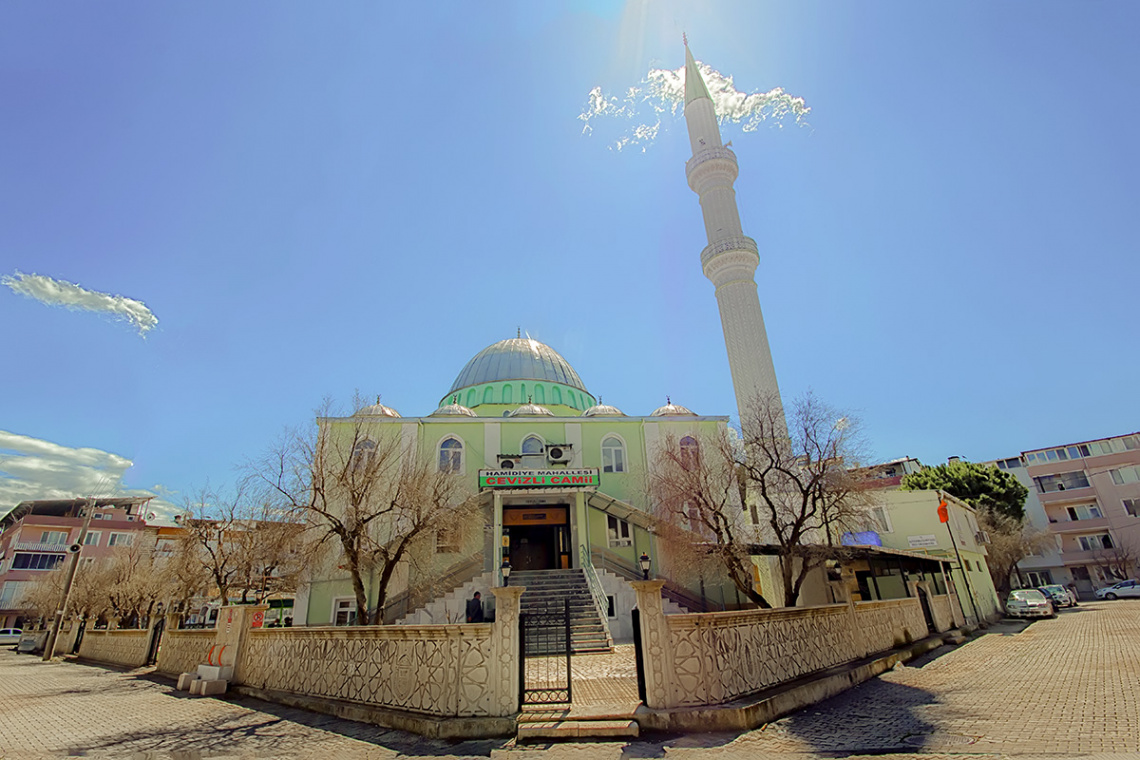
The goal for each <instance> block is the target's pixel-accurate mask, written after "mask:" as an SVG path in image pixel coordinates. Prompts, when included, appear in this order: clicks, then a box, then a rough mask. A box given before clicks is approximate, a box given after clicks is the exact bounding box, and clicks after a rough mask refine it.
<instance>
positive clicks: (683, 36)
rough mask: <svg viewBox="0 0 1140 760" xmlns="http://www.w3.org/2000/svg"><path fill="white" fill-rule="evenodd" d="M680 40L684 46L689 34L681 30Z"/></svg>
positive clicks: (686, 45) (686, 44) (686, 43)
mask: <svg viewBox="0 0 1140 760" xmlns="http://www.w3.org/2000/svg"><path fill="white" fill-rule="evenodd" d="M681 42H683V43H685V47H688V46H689V35H687V34H685V33H684V32H681Z"/></svg>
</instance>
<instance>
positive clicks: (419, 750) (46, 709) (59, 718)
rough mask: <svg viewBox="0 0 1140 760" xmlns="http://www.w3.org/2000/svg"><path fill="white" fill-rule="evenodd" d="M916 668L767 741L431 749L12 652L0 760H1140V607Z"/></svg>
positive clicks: (940, 655)
mask: <svg viewBox="0 0 1140 760" xmlns="http://www.w3.org/2000/svg"><path fill="white" fill-rule="evenodd" d="M1023 629H1024V630H1023ZM625 656H626V654H625V653H624V651H623V652H619V653H618V656H617V657H611V658H610V659H606V660H603V659H597V660H589V659H587V658H585V657H582V658H579V659H578V661H577V662H576V663H575V672H576V675H578V676H579V677H580V679H581V681H580V683H582V684H587V683H589V682H591V681H593V682H595V686H598V685H599V684H607V683H608V684H610V686H613V687H614V688H618V689H624V688H625V687H624V686H614V683H615V680H614V679H617V680H618V681H621V680H622V679H624V678H626V676H625V673H626V668H627V663H625V662H624V657H625ZM912 665H914V667H900V668H896V669H895V670H894V671H892V672H890V673H887V674H884V675H883V676H881V677H880V678H878V679H875V680H873V681H870V682H868V683H865V684H863V685H861V686H859V687H856V688H854V689H852V690H850V691H848V692H845V693H844V694H841V695H839V696H837V697H835V698H832V699H830V700H827V701H825V702H822V703H820V704H818V705H815V706H814V707H811V708H807V709H805V710H803V711H801V712H799V713H797V714H795V715H792V716H789V717H787V718H784V719H782V720H780V721H777V722H775V723H772V724H769V725H767V726H764V727H763V728H761V729H757V730H755V731H748V732H743V733H726V734H694V735H688V736H662V735H649V736H647V737H643V738H642V739H640V740H635V741H632V742H600V743H577V744H566V745H555V746H545V745H537V746H518V747H516V746H514V745H513V743H512V742H508V741H505V740H492V741H473V742H462V743H448V742H442V741H431V740H426V739H422V738H420V737H417V736H413V735H410V734H405V733H402V732H398V731H387V730H384V729H381V728H378V727H376V726H370V725H366V724H361V723H354V722H352V721H345V720H340V719H336V718H330V717H327V716H322V715H316V714H312V713H308V712H305V711H303V710H296V709H292V708H285V707H281V706H277V705H272V704H268V703H264V702H260V701H257V700H252V699H245V698H241V699H213V698H192V697H189V696H188V695H186V694H185V693H182V692H176V691H174V690H173V688H172V687H171V685H170V684H169V683H168V682H166V681H164V680H162V679H157V678H155V677H153V676H152V675H151V674H150V673H149V672H148V671H145V670H143V671H130V672H121V671H116V670H110V669H106V668H100V667H94V666H90V665H81V664H77V663H71V662H66V663H58V662H57V663H42V662H40V660H39V659H38V658H33V657H30V656H27V655H17V654H15V653H13V652H11V651H9V650H0V758H2V759H4V760H8V759H11V760H38V759H39V758H56V757H61V756H68V755H70V756H84V757H95V758H106V757H115V758H132V760H134V759H138V760H144V759H145V760H160V759H162V760H199V759H202V760H205V759H207V758H210V759H215V760H226V759H228V758H254V757H257V758H282V759H283V760H293V759H295V758H297V759H299V758H321V759H322V760H341V759H342V758H344V759H345V760H362V759H364V758H368V759H369V760H372V759H377V758H385V759H387V758H395V757H426V756H430V757H438V758H458V757H488V756H490V757H491V758H494V760H532V759H533V760H538V759H539V758H541V759H542V760H562V759H563V758H564V759H565V760H576V759H577V758H613V759H614V760H625V759H626V758H629V759H631V760H632V758H655V757H664V758H670V759H675V758H681V759H684V758H694V760H696V759H698V758H701V759H703V758H722V757H723V758H730V757H731V758H736V757H741V758H763V757H774V758H777V760H819V759H820V758H825V757H844V758H851V759H852V760H855V758H870V757H884V756H885V757H889V758H891V759H892V760H904V758H922V759H923V760H937V759H939V758H943V759H949V758H957V759H958V760H962V758H965V757H969V758H975V759H984V758H995V759H996V758H1017V759H1018V760H1030V759H1031V758H1061V757H1085V758H1089V759H1090V760H1092V759H1093V758H1097V760H1110V758H1111V759H1112V760H1116V759H1117V758H1124V757H1128V758H1137V757H1140V733H1138V727H1140V601H1133V600H1121V601H1117V602H1104V603H1095V604H1084V605H1082V606H1081V607H1079V608H1077V609H1075V610H1070V611H1065V612H1062V614H1061V616H1060V617H1059V618H1058V619H1056V620H1042V621H1037V622H1034V623H1033V624H1032V625H1029V626H1027V627H1026V626H1023V625H1012V626H998V627H995V628H993V629H991V632H990V633H987V634H986V635H983V636H979V637H977V638H974V639H972V640H970V641H969V642H967V643H966V644H964V645H962V646H960V647H956V648H943V649H941V650H938V651H936V652H934V653H931V654H930V655H927V656H925V657H924V658H922V659H920V660H917V661H915V662H914V663H912ZM584 688H588V687H584ZM599 688H603V687H601V686H599ZM621 693H622V694H626V692H625V691H624V690H623V691H622V692H621Z"/></svg>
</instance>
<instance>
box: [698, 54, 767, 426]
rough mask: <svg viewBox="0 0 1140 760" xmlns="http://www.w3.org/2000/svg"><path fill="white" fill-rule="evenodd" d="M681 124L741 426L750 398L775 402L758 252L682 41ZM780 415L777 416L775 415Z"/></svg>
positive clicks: (732, 166)
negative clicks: (686, 130)
mask: <svg viewBox="0 0 1140 760" xmlns="http://www.w3.org/2000/svg"><path fill="white" fill-rule="evenodd" d="M685 123H686V124H687V125H688V127H689V142H690V143H691V144H692V148H693V157H692V158H690V159H689V161H688V163H687V164H685V176H686V177H687V178H688V180H689V187H691V188H692V189H693V192H695V193H696V194H697V195H699V196H700V198H701V213H702V214H703V215H704V218H705V234H706V235H707V236H708V241H709V244H708V245H707V246H705V249H704V250H703V251H701V267H702V268H703V269H704V272H705V276H706V277H708V278H709V279H710V280H712V283H713V285H714V286H716V300H717V304H718V305H719V306H720V323H721V327H722V328H723V329H724V345H725V348H727V349H728V366H729V369H730V370H731V372H732V386H733V389H734V390H735V391H736V408H737V412H738V413H739V414H740V418H741V421H742V423H743V422H744V421H745V420H747V419H748V418H749V417H750V416H751V415H750V414H749V410H750V409H751V408H752V407H753V406H754V404H755V401H756V399H757V398H768V397H771V398H774V399H775V400H776V401H779V398H780V388H779V386H778V385H777V384H776V369H775V367H774V366H773V365H772V352H771V351H770V350H769V348H768V334H767V333H766V332H765V331H764V315H763V314H762V313H761V311H760V297H759V296H758V295H757V293H756V279H755V274H756V267H757V266H758V265H759V264H760V255H759V253H758V252H757V249H756V241H755V240H753V239H752V238H750V237H746V236H745V235H744V233H743V232H742V231H741V229H740V214H739V212H738V211H737V209H736V191H735V190H733V189H732V183H733V182H735V181H736V176H737V174H738V173H739V168H738V166H737V163H736V154H735V153H733V152H732V151H731V150H729V149H728V148H726V147H725V146H724V144H723V143H722V142H721V139H720V127H719V125H718V124H717V120H716V111H715V109H714V108H713V102H712V98H711V97H710V96H709V90H708V87H707V86H706V85H705V80H704V79H703V78H702V77H701V72H700V70H699V69H698V68H697V62H696V61H694V60H693V54H692V53H691V52H689V45H688V41H686V43H685ZM781 417H782V414H781Z"/></svg>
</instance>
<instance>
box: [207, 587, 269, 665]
mask: <svg viewBox="0 0 1140 760" xmlns="http://www.w3.org/2000/svg"><path fill="white" fill-rule="evenodd" d="M267 609H269V607H268V606H267V605H262V604H236V605H226V606H225V607H222V608H221V609H219V610H218V622H217V628H216V629H214V649H213V654H212V656H211V659H212V662H209V663H205V664H207V665H220V666H222V667H223V668H231V669H232V670H231V675H230V677H229V678H227V679H226V680H228V681H230V682H231V683H241V681H240V680H239V679H240V677H241V676H240V673H239V671H240V667H241V654H242V647H243V646H244V645H245V640H246V635H247V634H248V633H249V631H250V629H252V628H253V622H254V618H255V617H256V618H257V619H258V620H263V619H264V618H265V611H266V610H267Z"/></svg>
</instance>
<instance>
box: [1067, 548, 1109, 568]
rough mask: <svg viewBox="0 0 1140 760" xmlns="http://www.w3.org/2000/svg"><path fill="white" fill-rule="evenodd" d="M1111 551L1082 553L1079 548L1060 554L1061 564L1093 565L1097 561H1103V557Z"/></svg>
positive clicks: (1102, 550)
mask: <svg viewBox="0 0 1140 760" xmlns="http://www.w3.org/2000/svg"><path fill="white" fill-rule="evenodd" d="M1108 551H1111V550H1105V549H1101V550H1100V551H1084V550H1083V549H1081V548H1079V547H1078V548H1076V549H1073V550H1072V551H1069V550H1065V551H1062V552H1061V562H1062V563H1063V564H1065V565H1095V564H1096V563H1097V560H1103V559H1104V555H1105V554H1106V553H1107V552H1108Z"/></svg>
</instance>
